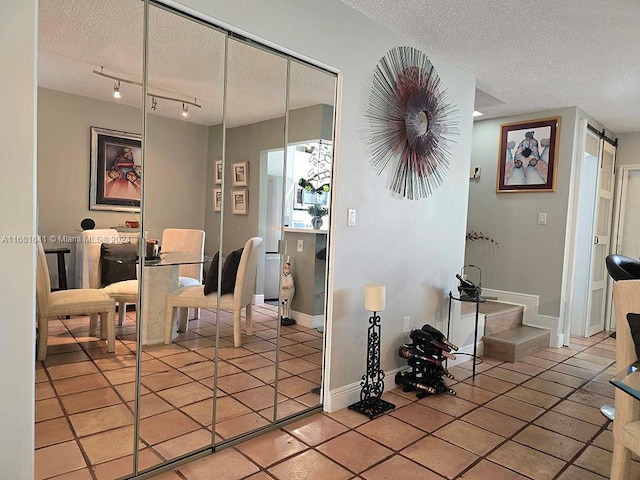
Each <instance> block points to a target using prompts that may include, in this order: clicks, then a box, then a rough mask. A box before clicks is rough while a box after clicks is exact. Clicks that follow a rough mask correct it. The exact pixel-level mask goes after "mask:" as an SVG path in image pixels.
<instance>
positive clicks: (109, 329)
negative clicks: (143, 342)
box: [36, 242, 116, 361]
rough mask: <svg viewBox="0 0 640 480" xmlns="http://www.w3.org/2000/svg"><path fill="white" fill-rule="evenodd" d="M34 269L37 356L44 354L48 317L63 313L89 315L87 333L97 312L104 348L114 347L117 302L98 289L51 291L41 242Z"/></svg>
mask: <svg viewBox="0 0 640 480" xmlns="http://www.w3.org/2000/svg"><path fill="white" fill-rule="evenodd" d="M36 263H37V273H36V307H37V308H36V312H37V313H36V318H37V322H38V333H37V337H36V341H37V354H36V355H37V357H36V358H37V360H38V361H43V360H44V359H45V358H46V357H47V340H48V337H49V319H50V318H55V317H63V316H66V315H86V314H89V315H90V321H89V335H95V330H96V325H97V321H98V315H100V338H106V339H107V351H108V352H113V351H114V350H115V338H116V337H115V311H116V302H115V300H114V299H112V298H111V297H110V296H109V295H108V294H107V293H105V292H104V291H102V290H100V289H93V288H83V289H72V290H58V291H57V292H52V291H51V281H50V279H49V267H48V266H47V259H46V256H45V253H44V248H43V247H42V243H40V242H38V253H37V262H36Z"/></svg>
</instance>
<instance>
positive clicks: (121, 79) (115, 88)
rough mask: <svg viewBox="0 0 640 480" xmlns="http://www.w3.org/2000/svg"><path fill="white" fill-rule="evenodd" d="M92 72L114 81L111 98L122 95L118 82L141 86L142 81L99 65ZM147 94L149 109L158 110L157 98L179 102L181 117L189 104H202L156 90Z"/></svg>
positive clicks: (195, 100) (186, 112) (194, 105)
mask: <svg viewBox="0 0 640 480" xmlns="http://www.w3.org/2000/svg"><path fill="white" fill-rule="evenodd" d="M93 73H95V74H96V75H100V76H101V77H105V78H109V79H111V80H114V81H115V83H114V84H113V98H122V95H121V94H120V82H122V83H128V84H130V85H138V86H142V82H138V81H135V80H130V79H128V78H124V77H118V76H116V75H111V74H109V73H106V72H105V71H104V67H100V70H94V71H93ZM147 95H148V96H150V97H151V110H153V111H157V110H158V99H161V100H169V101H170V102H177V103H181V104H182V116H183V117H188V116H189V105H191V106H193V107H197V108H202V105H198V103H197V102H198V100H197V99H196V98H194V99H193V102H191V101H189V100H184V99H183V98H176V97H172V96H169V95H159V94H158V93H156V92H149V91H147Z"/></svg>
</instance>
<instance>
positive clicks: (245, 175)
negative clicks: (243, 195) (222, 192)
mask: <svg viewBox="0 0 640 480" xmlns="http://www.w3.org/2000/svg"><path fill="white" fill-rule="evenodd" d="M233 186H234V187H248V186H249V163H248V162H238V163H234V164H233Z"/></svg>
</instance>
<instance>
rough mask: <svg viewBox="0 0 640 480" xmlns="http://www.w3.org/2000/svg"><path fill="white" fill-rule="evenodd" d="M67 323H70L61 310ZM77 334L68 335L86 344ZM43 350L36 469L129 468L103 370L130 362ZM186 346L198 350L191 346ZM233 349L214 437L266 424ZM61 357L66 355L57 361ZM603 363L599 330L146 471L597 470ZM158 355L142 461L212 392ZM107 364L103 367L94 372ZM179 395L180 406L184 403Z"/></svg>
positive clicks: (415, 473) (198, 474)
mask: <svg viewBox="0 0 640 480" xmlns="http://www.w3.org/2000/svg"><path fill="white" fill-rule="evenodd" d="M265 315H267V316H268V315H269V314H268V312H266V313H265ZM66 322H67V323H70V325H73V319H72V320H67V321H66ZM62 323H64V322H62ZM56 328H58V327H55V326H54V328H53V330H54V332H55V331H56ZM203 328H206V327H203ZM71 329H73V327H71ZM266 330H267V329H265V334H264V335H263V337H264V338H262V337H259V340H258V341H257V342H256V343H255V344H254V345H253V346H252V347H249V345H250V344H246V345H245V346H243V349H245V348H246V349H251V350H249V351H254V352H263V353H266V354H267V355H265V357H264V358H267V359H268V358H269V356H270V352H271V348H270V347H269V346H268V345H265V344H260V343H259V342H261V341H264V340H265V339H268V338H269V337H270V335H272V334H271V333H270V332H267V331H266ZM259 331H260V330H258V332H259ZM305 335H307V334H305V333H304V332H294V333H293V337H294V339H293V340H291V342H290V343H289V345H290V346H291V348H290V349H289V350H285V354H289V355H291V357H290V358H288V360H285V361H283V362H282V363H283V364H286V362H287V361H290V362H291V365H290V366H288V367H287V366H286V365H282V369H283V375H281V377H280V378H281V379H282V378H284V379H285V380H289V379H291V382H290V385H289V386H288V387H287V389H288V390H287V391H286V392H285V393H283V398H282V399H281V404H280V405H281V406H282V405H290V408H289V409H287V408H283V407H280V408H281V409H283V410H286V411H287V412H295V411H297V409H298V408H299V405H304V403H303V402H304V401H305V400H301V399H305V397H308V395H309V393H308V385H306V384H304V382H303V383H302V385H301V386H300V385H298V382H300V381H305V382H309V383H311V384H313V382H316V383H317V381H318V380H319V372H314V371H313V370H317V368H316V369H311V370H309V369H308V367H309V366H308V365H306V363H305V362H309V360H308V356H309V355H316V354H317V351H310V350H308V348H317V347H318V346H321V343H319V340H318V339H317V338H311V339H309V338H306V337H305ZM54 337H55V335H54ZM122 337H126V335H123V336H122ZM79 338H80V341H79V342H76V344H78V343H79V344H82V342H83V341H85V342H86V341H87V339H82V338H81V337H79ZM271 338H273V337H271ZM191 339H192V340H193V339H197V337H195V336H193V337H191ZM185 341H188V340H185ZM119 342H120V344H122V340H120V341H119ZM54 343H55V341H54ZM178 343H179V342H178ZM285 343H287V342H285ZM300 345H302V346H300ZM121 347H122V345H121ZM202 347H203V348H204V349H206V348H210V345H206V343H205V344H203V345H202ZM265 347H267V348H265ZM52 350H53V352H59V353H57V354H51V355H50V356H49V357H48V358H47V360H46V361H45V362H44V365H38V367H37V371H36V381H37V384H36V422H37V423H36V471H37V478H43V479H44V478H56V479H65V480H81V479H103V478H116V476H117V472H123V471H126V468H128V467H129V466H130V460H128V459H129V458H130V450H128V445H127V444H128V443H131V442H130V440H126V439H128V438H131V437H130V436H131V430H132V425H131V405H130V404H128V406H127V405H123V403H122V399H125V400H127V401H129V402H130V401H131V400H132V399H133V391H132V389H131V388H130V387H129V386H128V382H126V381H125V380H128V377H127V375H128V374H123V373H122V372H120V373H113V372H119V371H120V370H127V369H130V368H131V367H130V365H129V364H128V363H127V362H126V361H123V364H122V365H120V368H112V369H110V370H109V367H112V366H113V365H112V364H109V363H99V361H98V360H100V359H101V358H102V359H105V358H109V357H108V356H106V355H103V354H102V353H98V352H99V351H100V349H96V351H95V352H94V353H95V355H93V356H91V355H90V354H89V355H87V353H86V352H87V351H89V352H90V349H86V348H85V349H80V350H77V349H75V348H74V347H73V346H72V345H71V344H69V343H64V342H61V343H60V345H59V346H55V345H54V346H53V347H52V348H50V353H53V352H51V351H52ZM221 350H222V349H221ZM195 352H196V353H197V352H200V354H201V355H202V354H203V353H202V350H195ZM191 353H194V351H191V350H189V351H185V352H181V353H179V354H177V353H175V352H172V353H171V354H170V353H168V352H167V351H165V352H160V353H156V355H157V356H156V357H152V356H151V355H150V358H149V362H154V361H157V362H160V360H161V359H162V358H164V357H175V356H177V355H187V354H191ZM145 354H146V352H145ZM163 354H164V357H163ZM236 354H237V352H235V353H234V352H233V349H229V351H226V352H225V354H224V355H225V357H226V358H225V361H228V362H229V363H228V365H227V366H226V367H225V369H223V370H221V373H224V376H223V377H221V379H222V378H225V377H228V378H227V380H226V383H225V382H224V381H223V382H221V381H220V380H219V381H218V386H219V387H220V388H222V390H223V395H222V396H219V398H218V403H220V402H225V408H224V409H223V410H224V412H225V413H224V416H223V417H222V418H221V417H218V419H217V420H218V422H220V423H221V425H222V428H216V434H217V435H218V438H227V437H228V436H232V435H234V433H236V432H238V431H240V430H239V429H242V428H252V427H255V426H257V425H261V424H265V423H266V422H267V420H266V418H267V417H268V414H269V409H268V408H263V407H264V404H263V403H262V400H261V395H259V394H258V395H252V393H251V392H252V391H253V390H254V389H255V390H256V392H258V393H259V392H260V391H261V389H264V388H265V387H266V386H268V383H267V384H265V383H264V382H265V381H266V382H268V381H270V380H271V379H270V378H266V377H269V376H271V375H272V374H270V373H268V372H267V371H266V370H264V368H265V366H263V365H262V363H263V362H262V360H260V359H257V360H256V359H250V358H248V357H247V358H246V359H245V361H244V362H239V361H235V362H233V361H232V360H233V359H241V358H242V357H244V355H242V356H236ZM62 355H64V356H65V357H66V358H64V359H62V358H58V357H60V356H62ZM205 355H206V353H205ZM300 355H302V357H305V358H302V357H300ZM125 358H126V357H125ZM261 358H262V357H261ZM299 359H301V360H302V361H298V360H299ZM614 359H615V340H614V339H611V338H609V337H608V335H605V334H599V335H596V336H594V337H591V338H589V339H582V338H572V339H571V345H570V346H569V347H564V348H559V349H556V348H549V349H546V350H544V351H542V352H539V353H538V354H536V355H532V356H530V357H528V358H526V359H524V360H523V361H521V362H519V363H503V362H500V361H497V360H493V359H490V358H485V359H484V362H483V363H482V364H480V365H478V366H477V374H476V378H475V380H473V379H472V376H471V362H470V361H468V362H466V363H463V364H460V365H458V366H456V367H452V368H451V369H450V370H451V373H453V374H454V376H455V377H456V378H455V380H449V381H448V384H449V385H450V386H451V387H452V388H453V389H454V390H455V391H456V392H457V396H455V397H454V396H449V395H437V396H431V397H426V398H423V399H420V400H418V399H416V397H415V394H414V393H413V392H403V391H402V389H400V388H395V389H393V390H391V391H388V392H386V393H385V395H384V398H385V399H386V400H388V401H390V402H392V403H394V404H395V405H396V408H395V409H393V410H391V411H388V412H387V413H386V414H384V415H382V416H380V417H377V418H376V419H374V420H369V419H368V418H367V417H364V416H363V415H360V414H358V413H356V412H353V411H351V410H348V409H343V410H339V411H337V412H334V413H318V414H314V415H312V416H309V417H306V418H303V419H300V420H298V421H296V422H295V423H291V424H288V425H286V426H284V427H282V428H279V429H277V430H273V431H270V432H268V433H265V434H262V435H260V436H258V437H256V438H253V439H251V440H248V441H245V442H243V443H241V444H238V445H237V446H235V447H232V448H227V449H224V450H221V451H219V452H217V453H215V454H213V455H209V456H207V457H204V458H202V459H199V460H195V461H193V462H191V463H188V464H186V465H183V466H181V467H180V468H179V469H176V470H174V471H169V472H164V473H161V474H158V475H156V476H155V477H154V478H157V479H158V480H168V479H183V480H185V479H187V480H196V479H210V478H219V479H224V480H240V479H251V480H263V479H265V480H266V479H277V480H294V479H295V480H306V479H309V480H332V479H366V480H382V479H392V478H393V479H395V478H399V477H400V476H402V477H403V478H415V479H425V480H432V479H445V478H446V479H464V480H485V479H491V480H506V479H514V480H515V479H526V478H531V479H559V480H595V479H604V478H608V476H609V469H610V462H611V450H612V441H613V440H612V433H611V424H610V422H608V421H607V420H606V419H605V418H604V417H603V416H602V415H601V414H600V412H599V407H600V406H602V405H604V404H612V403H613V387H612V386H611V384H609V379H610V378H611V377H612V375H613V374H614V373H615V365H614ZM89 360H93V361H89ZM171 360H172V362H173V367H174V368H172V369H165V368H164V367H162V366H161V365H160V364H159V363H158V364H156V363H150V364H149V366H148V370H149V371H147V372H144V373H146V375H147V376H149V377H151V378H153V377H154V376H156V375H159V376H161V377H158V378H157V379H154V381H146V382H145V381H144V380H143V384H144V385H145V388H144V389H143V393H145V396H146V397H148V398H149V401H148V402H145V404H144V405H145V407H144V408H143V416H144V417H145V418H147V419H149V423H148V425H146V426H145V425H144V420H143V426H141V431H142V435H143V437H144V438H143V445H142V448H143V450H142V453H141V455H140V466H141V468H145V466H148V465H153V464H156V463H158V462H159V461H161V460H162V459H164V458H170V457H171V456H172V455H175V454H180V453H184V452H189V451H192V450H193V449H195V448H198V447H199V446H201V445H203V444H206V442H208V441H209V439H210V435H211V431H210V429H211V420H210V419H208V421H207V413H208V412H210V411H211V399H207V395H206V393H207V391H208V392H210V390H209V389H208V388H205V389H202V388H200V386H206V385H208V380H209V379H208V375H209V373H208V370H207V368H206V367H205V366H203V365H199V363H201V362H196V363H193V362H192V360H193V358H187V357H185V358H172V359H171ZM311 363H313V362H311ZM162 364H163V365H167V364H166V363H165V362H162ZM185 365H186V367H185ZM315 365H316V366H317V364H315ZM176 366H178V369H176ZM105 368H106V369H105ZM179 368H182V371H181V370H180V369H179ZM184 368H187V369H188V370H187V373H185V370H184ZM246 368H248V369H249V370H245V369H246ZM261 369H263V370H261ZM110 372H111V373H112V375H107V374H108V373H110ZM151 372H153V373H151ZM248 372H249V373H248ZM252 372H253V373H252ZM256 372H257V373H256ZM309 372H312V373H310V374H309V375H307V377H308V378H305V377H304V376H303V375H304V374H305V373H309ZM187 374H188V375H187ZM261 374H262V375H263V377H262V378H260V375H261ZM256 375H257V376H256ZM183 377H188V378H189V379H190V380H192V379H194V378H198V379H200V381H199V382H192V381H190V380H189V381H187V380H186V379H185V378H183ZM185 385H186V387H185ZM118 387H120V388H118ZM183 387H184V388H186V390H185V389H184V388H183ZM225 388H226V390H225ZM230 392H234V393H243V392H245V396H244V397H240V399H238V398H237V397H236V396H235V395H230V394H229V393H230ZM268 394H270V395H272V394H273V392H268ZM185 396H188V398H190V399H191V403H190V404H189V405H186V406H183V405H182V404H183V403H184V402H185V400H184V399H185ZM267 396H268V395H267ZM194 399H196V400H195V401H194ZM306 400H307V403H312V401H308V398H307V399H306ZM178 407H182V408H180V409H179V408H178ZM168 425H170V426H171V428H168V427H167V426H168ZM122 445H127V446H126V447H122ZM632 469H633V475H632V478H640V464H639V463H637V462H635V461H634V462H633V464H632ZM214 473H215V475H214Z"/></svg>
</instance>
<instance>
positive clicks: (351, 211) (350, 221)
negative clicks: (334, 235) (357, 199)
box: [347, 208, 356, 227]
mask: <svg viewBox="0 0 640 480" xmlns="http://www.w3.org/2000/svg"><path fill="white" fill-rule="evenodd" d="M355 226H356V209H355V208H348V209H347V227H355Z"/></svg>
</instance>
